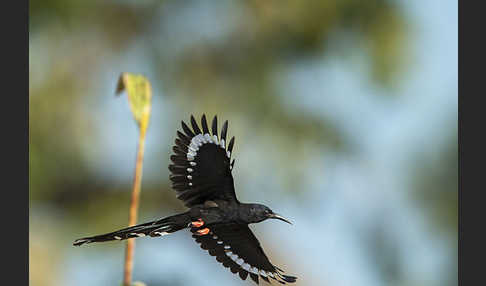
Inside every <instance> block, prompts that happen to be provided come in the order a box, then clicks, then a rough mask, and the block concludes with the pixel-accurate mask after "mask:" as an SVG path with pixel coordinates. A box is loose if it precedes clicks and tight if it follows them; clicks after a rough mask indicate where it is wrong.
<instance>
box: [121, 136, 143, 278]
mask: <svg viewBox="0 0 486 286" xmlns="http://www.w3.org/2000/svg"><path fill="white" fill-rule="evenodd" d="M145 130H146V129H145V128H141V129H140V137H139V140H138V152H137V163H136V166H135V178H134V180H133V191H132V198H131V202H130V214H129V218H128V226H129V227H130V226H134V225H135V224H136V223H137V211H138V202H139V196H140V186H141V182H142V165H143V164H142V163H143V153H144V146H145ZM134 250H135V239H133V238H130V239H128V240H127V248H126V251H125V267H124V273H123V285H125V286H130V284H131V281H132V269H133V256H134Z"/></svg>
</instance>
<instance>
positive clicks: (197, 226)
mask: <svg viewBox="0 0 486 286" xmlns="http://www.w3.org/2000/svg"><path fill="white" fill-rule="evenodd" d="M189 225H190V226H191V227H192V228H193V229H194V230H193V232H194V233H195V234H196V235H206V234H208V233H209V228H207V227H206V228H203V229H200V228H201V227H202V226H203V225H204V221H203V220H202V219H200V218H199V219H197V221H192V222H191V223H190V224H189ZM195 229H198V230H195Z"/></svg>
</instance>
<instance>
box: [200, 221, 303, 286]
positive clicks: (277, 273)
mask: <svg viewBox="0 0 486 286" xmlns="http://www.w3.org/2000/svg"><path fill="white" fill-rule="evenodd" d="M204 227H206V228H208V229H209V232H205V233H206V234H204V235H201V234H200V233H198V232H197V228H192V229H191V231H192V232H193V235H192V237H193V238H195V240H196V242H198V243H199V244H200V245H201V248H202V249H205V250H208V252H209V254H210V255H212V256H216V260H217V261H218V262H220V263H222V264H223V266H225V267H227V268H229V269H230V270H231V272H233V273H238V274H239V276H240V278H241V279H243V280H245V279H246V278H247V277H248V274H249V275H250V278H251V279H252V280H253V281H255V283H256V284H258V279H259V278H261V279H263V280H265V281H267V282H270V280H269V279H273V280H275V281H278V282H280V283H282V284H286V282H287V283H293V282H295V281H296V280H297V277H294V276H289V275H284V274H283V273H282V272H283V270H281V269H279V268H278V267H276V266H275V265H273V264H272V263H270V261H269V260H268V258H267V256H266V255H265V253H264V252H263V249H262V248H261V246H260V243H259V242H258V239H257V238H256V237H255V235H254V234H253V233H252V231H251V230H250V229H249V228H248V225H243V224H236V223H232V224H213V225H206V226H204Z"/></svg>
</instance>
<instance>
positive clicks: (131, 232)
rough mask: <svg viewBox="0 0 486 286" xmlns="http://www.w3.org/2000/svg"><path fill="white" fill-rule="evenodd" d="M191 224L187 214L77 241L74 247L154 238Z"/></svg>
mask: <svg viewBox="0 0 486 286" xmlns="http://www.w3.org/2000/svg"><path fill="white" fill-rule="evenodd" d="M190 223H191V218H190V216H189V213H187V212H186V213H182V214H178V215H173V216H170V217H166V218H163V219H158V220H154V221H151V222H146V223H142V224H139V225H135V226H131V227H127V228H123V229H120V230H117V231H114V232H110V233H106V234H100V235H95V236H90V237H83V238H80V239H76V240H75V241H74V242H73V245H75V246H78V245H82V244H85V243H92V242H103V241H111V240H124V239H128V238H135V237H144V236H147V235H148V236H152V237H154V236H163V235H167V234H170V233H173V232H176V231H178V230H181V229H183V228H186V227H187V226H188V225H189V224H190Z"/></svg>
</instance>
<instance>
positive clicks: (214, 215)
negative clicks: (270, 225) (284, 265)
mask: <svg viewBox="0 0 486 286" xmlns="http://www.w3.org/2000/svg"><path fill="white" fill-rule="evenodd" d="M181 124H182V131H183V132H181V131H177V137H178V138H176V139H175V146H174V147H173V151H174V154H173V155H172V156H171V157H170V159H171V161H172V164H171V165H169V170H170V172H171V174H170V180H171V181H172V188H173V189H174V190H175V191H176V193H177V198H178V199H180V200H181V201H183V202H184V204H185V206H186V207H188V208H189V210H188V211H186V212H184V213H181V214H177V215H173V216H169V217H166V218H162V219H157V220H154V221H151V222H147V223H142V224H139V225H135V226H132V227H127V228H124V229H120V230H117V231H114V232H110V233H106V234H101V235H96V236H90V237H84V238H80V239H77V240H75V241H74V243H73V245H76V246H78V245H82V244H85V243H92V242H102V241H111V240H124V239H129V238H137V237H144V236H151V237H157V236H164V235H167V234H171V233H173V232H176V231H179V230H182V229H189V230H190V231H191V233H192V237H193V238H194V239H195V240H196V242H197V243H199V244H200V246H201V248H202V249H204V250H207V251H208V252H209V254H210V255H211V256H215V257H216V260H217V261H218V262H220V263H222V264H223V266H224V267H226V268H229V269H230V270H231V272H233V273H235V274H236V273H238V274H239V276H240V278H241V279H243V280H245V279H246V278H247V277H248V275H250V278H251V279H252V280H253V281H254V282H255V283H256V284H258V282H259V278H261V279H263V280H265V281H266V282H270V279H272V280H275V281H278V282H280V283H281V284H286V283H293V282H295V281H296V280H297V277H294V276H290V275H285V274H283V272H284V271H283V270H282V269H280V268H279V267H277V266H275V265H273V264H272V263H271V262H270V260H269V259H268V257H267V256H266V255H265V253H264V252H263V249H262V247H261V246H260V243H259V241H258V239H257V238H256V237H255V235H254V234H253V232H252V231H251V230H250V228H249V227H248V225H249V224H251V223H258V222H262V221H264V220H266V219H279V220H282V221H285V222H287V223H290V221H288V220H287V219H286V218H284V217H282V216H281V215H279V214H276V213H274V212H273V211H272V210H271V209H270V208H268V207H267V206H265V205H261V204H248V203H241V202H240V201H238V199H237V198H236V194H235V187H234V183H233V176H232V174H231V172H232V169H233V166H234V163H235V160H234V159H233V161H231V162H230V160H231V152H232V151H233V146H234V143H235V138H234V137H232V138H231V140H229V143H227V141H226V134H227V131H228V121H225V122H224V124H223V127H222V130H221V135H218V119H217V117H216V116H215V117H214V118H213V120H212V124H211V132H210V130H209V126H208V123H207V121H206V116H205V115H203V116H202V118H201V128H202V130H201V128H200V127H199V125H198V124H197V122H196V120H195V119H194V116H192V115H191V126H192V129H191V128H189V127H188V126H187V124H186V123H184V121H182V122H181Z"/></svg>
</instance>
